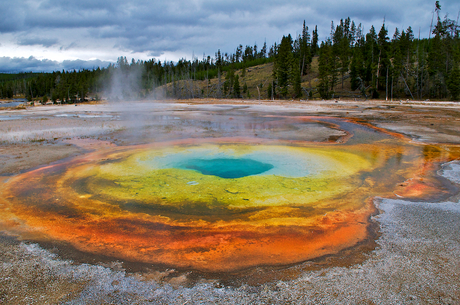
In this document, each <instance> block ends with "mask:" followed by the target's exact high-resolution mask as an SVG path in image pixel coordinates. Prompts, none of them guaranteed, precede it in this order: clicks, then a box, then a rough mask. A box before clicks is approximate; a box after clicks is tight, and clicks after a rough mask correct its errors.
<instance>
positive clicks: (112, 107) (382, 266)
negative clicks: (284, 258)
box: [0, 100, 460, 304]
mask: <svg viewBox="0 0 460 305" xmlns="http://www.w3.org/2000/svg"><path fill="white" fill-rule="evenodd" d="M237 112H244V113H246V114H247V115H248V117H254V120H249V121H247V122H242V124H245V128H244V130H245V132H247V130H248V127H247V126H248V124H249V126H252V127H250V128H249V130H250V131H251V132H252V133H257V134H259V135H260V136H263V137H295V136H296V135H298V134H299V131H298V130H296V131H295V132H291V131H289V130H276V131H273V130H263V129H260V128H259V125H258V123H257V122H258V121H257V120H258V119H257V118H258V116H259V115H260V114H264V115H283V114H286V115H290V116H292V115H294V116H295V115H302V116H310V115H312V116H336V117H347V118H354V119H360V120H363V121H365V122H368V123H370V124H372V125H374V126H378V127H382V128H384V129H387V130H390V131H394V132H396V133H401V134H404V135H406V136H408V137H410V138H412V139H413V141H418V142H421V143H449V144H460V104H458V103H454V102H412V101H411V102H409V101H404V102H403V101H394V102H386V101H341V100H330V101H300V102H299V101H260V102H259V101H253V100H252V101H247V100H192V101H190V100H184V101H163V102H138V103H125V104H109V103H107V104H94V105H89V104H88V105H78V106H74V105H66V106H39V107H29V108H27V109H25V110H12V109H2V108H0V192H1V185H2V184H3V183H4V181H7V180H8V179H9V178H10V177H11V176H12V175H16V174H18V173H21V172H24V171H28V170H30V169H32V168H35V167H38V166H43V165H46V164H50V163H53V162H58V161H60V160H62V159H64V158H68V157H72V156H75V155H78V154H82V153H84V152H87V151H91V150H92V149H94V148H95V147H97V146H107V145H127V144H142V143H148V142H154V141H163V140H171V139H180V138H184V137H190V136H193V137H197V138H199V137H209V136H216V137H217V136H219V137H221V136H233V135H235V134H234V133H235V132H236V133H237V135H239V136H244V135H245V134H244V132H242V131H238V130H237V131H235V130H234V129H231V128H230V127H228V126H227V125H226V123H225V122H227V121H228V120H232V119H233V117H234V116H235V115H236V114H237ZM152 116H153V117H154V118H155V119H152ZM209 118H211V119H209ZM205 120H208V122H207V123H196V122H201V121H205ZM192 121H193V122H192ZM250 124H253V125H250ZM190 126H193V130H190ZM341 135H343V134H342V133H341V131H338V130H335V129H331V128H327V127H325V126H320V125H312V126H310V127H309V132H308V133H303V136H302V140H307V141H324V140H327V139H329V138H330V137H338V136H341ZM439 175H442V176H444V177H445V178H446V179H448V180H449V181H451V182H450V183H451V184H452V185H453V186H454V187H457V188H458V186H459V185H460V162H459V161H458V160H457V161H453V162H451V163H449V164H445V165H443V167H442V169H441V170H440V171H439ZM0 196H1V193H0ZM375 204H376V205H377V207H378V208H379V210H380V214H379V215H377V216H376V217H375V219H374V220H375V222H376V224H377V225H378V227H379V236H378V237H377V239H376V244H375V245H374V247H373V248H372V249H370V250H369V249H366V251H363V253H362V255H361V257H360V258H359V259H357V260H355V261H353V260H349V262H348V263H347V264H340V262H337V261H336V262H335V263H333V264H325V265H324V266H321V265H315V266H316V267H314V268H313V267H312V268H303V269H302V270H300V271H299V270H296V269H295V268H296V267H295V266H293V267H290V268H291V269H290V270H292V272H291V273H292V274H295V276H289V277H286V278H283V279H277V280H272V281H267V282H264V283H259V284H252V283H250V282H249V281H248V283H241V282H240V283H239V284H238V285H228V284H227V283H226V282H225V281H221V280H219V279H207V280H204V279H203V280H201V281H198V282H196V281H195V282H193V284H191V282H190V281H189V279H188V278H187V274H181V275H180V276H174V275H173V272H172V271H168V270H166V271H161V272H160V271H154V270H153V271H151V272H145V271H143V272H135V271H132V270H131V271H127V270H126V269H125V266H123V264H122V263H121V262H112V261H105V262H100V261H95V262H91V261H90V259H88V260H87V262H86V263H81V262H78V263H77V262H75V261H72V260H71V259H70V258H68V257H67V258H62V257H59V256H58V255H56V254H55V252H56V251H53V249H52V248H49V247H48V248H47V249H44V248H42V247H40V246H39V245H37V244H33V243H28V242H24V241H21V240H18V239H17V238H16V237H14V236H9V235H8V234H7V232H3V233H0V303H5V304H34V303H36V304H43V303H51V304H55V303H69V304H81V303H91V304H100V303H117V304H120V303H122V304H132V303H138V304H143V303H152V304H159V303H160V304H163V303H164V304H167V303H170V304H185V303H187V304H195V303H196V304H208V303H209V304H248V303H252V304H286V303H287V304H289V303H292V304H299V303H305V304H318V303H324V304H350V303H363V304H402V303H404V304H456V303H459V302H460V283H459V281H458V278H459V277H460V261H459V259H458V258H459V257H460V237H459V235H458V232H459V231H460V204H459V196H458V195H457V194H455V193H453V194H452V196H451V197H450V198H448V199H445V200H444V201H442V202H410V201H406V200H403V199H400V200H394V199H385V198H377V199H375ZM1 230H2V228H1V227H0V232H1ZM69 257H71V256H69ZM306 264H307V265H308V264H310V263H308V262H307V263H306ZM314 264H315V263H314V262H312V263H311V265H314ZM257 272H258V271H257V270H256V271H254V273H257ZM260 272H262V270H261V271H260ZM259 277H263V275H260V274H259Z"/></svg>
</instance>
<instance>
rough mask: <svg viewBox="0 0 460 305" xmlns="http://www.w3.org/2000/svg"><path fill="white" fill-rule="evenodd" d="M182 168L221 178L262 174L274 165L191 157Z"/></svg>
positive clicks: (244, 160)
mask: <svg viewBox="0 0 460 305" xmlns="http://www.w3.org/2000/svg"><path fill="white" fill-rule="evenodd" d="M180 167H181V168H184V169H192V170H196V171H199V172H200V173H202V174H203V175H212V176H217V177H221V178H227V179H232V178H241V177H246V176H252V175H258V174H262V173H264V172H266V171H268V170H271V169H272V168H273V165H271V164H268V163H262V162H259V161H255V160H251V159H230V158H218V159H189V160H187V161H186V162H184V163H182V164H181V166H180Z"/></svg>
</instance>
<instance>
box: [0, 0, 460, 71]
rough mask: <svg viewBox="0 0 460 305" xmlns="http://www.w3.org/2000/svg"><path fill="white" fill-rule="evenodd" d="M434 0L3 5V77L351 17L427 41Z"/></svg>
mask: <svg viewBox="0 0 460 305" xmlns="http://www.w3.org/2000/svg"><path fill="white" fill-rule="evenodd" d="M440 3H441V8H442V10H441V17H444V16H445V14H449V18H451V19H454V20H455V19H457V14H458V12H459V10H460V4H459V2H458V0H441V1H440ZM434 4H435V0H386V1H369V0H322V1H306V0H285V1H275V0H264V1H260V0H252V1H251V0H249V1H248V0H226V1H222V0H219V1H216V0H187V1H184V0H167V1H165V0H153V1H152V0H0V72H17V71H53V70H62V69H66V70H68V69H80V68H92V67H97V66H106V65H107V64H108V63H110V62H115V61H116V60H117V58H118V57H119V56H126V57H127V58H128V60H131V58H134V59H136V60H138V59H141V60H146V59H150V58H157V59H160V60H162V61H163V60H168V61H169V60H172V61H176V60H178V59H180V58H187V59H190V58H191V57H192V55H193V54H194V55H195V56H197V57H199V58H202V56H203V53H204V54H206V55H211V56H214V54H215V52H216V51H217V49H220V50H221V51H222V52H224V53H225V52H229V53H233V52H234V51H235V48H236V47H237V46H238V45H239V44H242V45H243V46H245V45H254V44H257V45H258V46H259V48H260V47H261V46H262V45H263V43H264V41H266V42H267V44H268V45H269V46H270V45H272V44H273V43H274V42H279V41H280V40H281V37H282V36H283V35H287V34H289V33H290V34H291V35H293V36H296V35H298V34H299V33H300V31H301V28H302V24H303V20H306V23H307V25H308V26H309V28H310V30H312V29H313V28H314V26H315V25H318V32H319V36H320V40H323V39H325V38H326V37H327V36H328V35H329V33H330V25H331V21H334V23H337V22H339V21H340V19H341V18H347V17H350V18H351V19H352V20H354V21H355V22H356V23H357V24H358V23H362V24H363V26H364V29H365V32H368V30H369V28H370V26H371V25H374V26H375V28H376V29H377V31H378V30H379V29H380V27H381V26H382V23H383V19H384V18H385V21H386V22H385V24H386V25H387V27H388V31H389V36H390V37H391V36H392V35H393V33H394V29H395V27H398V28H399V29H406V28H407V27H408V26H412V28H413V30H414V34H416V36H417V35H418V31H419V29H420V31H421V36H422V37H427V36H428V33H429V28H430V23H431V18H432V13H433V9H434Z"/></svg>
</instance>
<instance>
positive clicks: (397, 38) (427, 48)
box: [0, 1, 460, 103]
mask: <svg viewBox="0 0 460 305" xmlns="http://www.w3.org/2000/svg"><path fill="white" fill-rule="evenodd" d="M440 12H441V5H440V3H439V1H436V3H435V10H434V13H433V22H432V24H431V28H430V36H429V37H428V38H423V39H421V38H420V33H418V37H415V34H414V31H413V29H412V28H411V27H410V26H409V27H408V28H407V29H401V30H400V29H398V28H396V30H395V32H394V34H393V36H392V37H391V38H390V37H389V33H388V29H387V27H386V25H385V21H384V22H383V24H382V26H381V27H380V30H379V31H378V32H377V31H376V29H375V28H374V26H371V28H370V29H369V31H368V32H367V33H364V29H363V26H362V25H361V24H356V23H355V22H354V21H353V20H351V19H350V18H346V19H342V20H340V22H339V23H338V24H337V25H334V23H333V22H332V23H331V32H330V35H329V37H327V38H326V39H325V40H324V41H321V42H319V41H318V30H317V27H315V28H314V30H313V31H311V32H310V31H309V28H308V26H307V25H306V22H305V21H304V23H303V27H302V32H301V34H299V35H298V36H297V37H294V38H293V37H292V36H291V35H287V36H283V37H282V39H281V41H280V43H278V44H277V43H274V44H273V45H272V46H270V47H268V46H267V44H266V43H264V44H263V46H262V47H261V48H259V47H258V46H257V44H254V45H253V46H250V45H246V46H245V47H243V45H241V44H240V45H239V46H237V47H236V49H235V51H234V52H233V53H222V52H221V51H220V50H218V51H217V52H216V53H215V56H212V57H211V56H205V55H203V57H202V59H198V58H197V57H195V56H193V57H192V59H189V60H187V59H181V60H179V61H177V62H172V61H164V62H161V61H159V60H156V59H151V60H147V61H135V60H134V59H133V60H132V61H131V62H128V60H127V59H126V57H119V58H118V60H117V62H116V63H114V64H111V65H109V66H108V67H106V68H97V69H93V70H84V69H83V70H80V71H62V72H59V71H57V72H53V73H22V74H15V75H8V74H3V75H0V97H1V98H11V97H12V96H14V95H18V94H22V95H24V96H26V97H27V98H28V99H29V100H32V99H35V98H37V97H45V98H50V99H52V100H54V101H56V100H61V101H63V102H69V103H70V102H75V101H82V100H85V99H87V98H89V97H90V95H92V97H93V98H97V97H98V95H100V94H102V93H103V92H104V93H107V92H112V93H113V94H114V95H115V96H117V97H118V98H121V99H125V100H126V99H127V100H129V99H138V98H146V97H152V96H153V97H161V98H169V97H170V98H197V97H198V98H199V97H215V98H231V97H234V98H240V97H242V95H243V94H246V95H247V96H248V97H250V95H249V91H248V86H247V84H246V83H245V82H244V81H243V80H244V77H245V74H246V71H247V69H249V68H251V67H254V66H258V65H261V64H266V63H273V73H272V75H270V76H268V77H267V78H268V79H267V80H266V83H268V86H266V87H264V89H263V90H264V91H265V92H264V94H261V93H260V90H259V89H262V84H261V85H260V86H257V90H258V91H259V97H260V96H264V97H266V98H271V99H275V98H283V99H285V98H323V99H329V98H333V97H340V96H344V97H351V96H354V97H362V98H366V99H368V98H386V99H392V98H398V99H406V98H410V99H419V100H422V99H454V100H457V99H459V98H460V36H459V32H460V28H459V25H458V19H457V20H452V19H450V18H448V15H447V14H446V16H445V17H444V18H441V17H440ZM435 16H436V18H434V17H435ZM198 82H201V83H205V84H206V85H205V86H203V85H198V84H197V83H198ZM259 87H260V88H259Z"/></svg>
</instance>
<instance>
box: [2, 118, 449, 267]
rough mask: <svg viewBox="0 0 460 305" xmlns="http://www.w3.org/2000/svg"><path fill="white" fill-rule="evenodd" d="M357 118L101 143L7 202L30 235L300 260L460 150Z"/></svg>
mask: <svg viewBox="0 0 460 305" xmlns="http://www.w3.org/2000/svg"><path fill="white" fill-rule="evenodd" d="M347 124H349V125H350V126H352V125H353V124H354V123H350V122H348V123H347ZM355 125H356V128H357V130H358V129H359V132H361V134H363V135H364V134H366V135H371V136H372V137H370V136H369V137H368V138H367V139H368V140H367V141H365V140H364V139H363V138H359V135H360V133H359V132H356V133H355V137H358V139H355V141H354V142H353V141H349V142H348V143H342V144H337V143H308V142H305V143H303V142H301V141H296V142H290V141H280V140H270V139H265V140H263V141H261V140H260V139H256V138H210V139H183V140H174V141H166V142H161V143H154V144H151V145H134V146H119V147H110V148H104V149H99V150H96V151H94V152H91V153H87V154H85V155H83V156H79V157H76V158H73V159H71V160H67V161H65V162H61V163H58V164H54V165H49V166H44V167H41V168H38V169H36V170H33V171H30V172H27V173H24V174H21V175H18V176H15V177H13V178H11V179H10V181H8V183H6V184H5V186H4V194H5V195H6V196H5V200H4V204H3V205H2V207H1V213H2V216H3V217H4V219H9V223H8V230H9V231H10V232H12V233H14V234H18V235H20V236H22V238H24V239H30V240H34V241H39V242H40V241H47V240H55V241H59V242H63V243H66V244H68V245H71V246H72V247H75V248H77V249H79V250H80V251H84V252H88V253H92V254H100V255H105V256H109V257H113V258H116V259H122V260H127V261H132V262H141V263H149V264H154V265H162V266H169V267H173V268H179V269H184V270H200V271H204V272H227V271H236V270H241V269H244V268H250V267H255V266H262V265H287V264H293V263H298V262H302V261H305V260H308V259H312V258H316V257H319V256H323V255H327V254H333V253H337V252H339V251H341V250H343V249H346V248H350V247H353V246H355V245H357V244H358V243H360V242H362V241H363V240H366V239H367V238H369V223H370V217H371V215H372V214H373V213H376V209H375V207H374V205H373V203H372V199H373V198H374V197H375V196H388V197H391V196H395V195H397V196H404V197H406V198H411V197H413V198H417V196H421V195H426V194H429V193H430V192H433V193H434V192H439V190H440V189H441V188H442V186H440V184H439V183H438V182H436V180H435V179H432V176H433V175H432V174H429V173H430V172H432V170H433V169H434V168H435V167H434V164H436V162H440V161H445V160H449V159H452V158H453V157H454V155H455V154H458V151H454V150H450V151H448V150H445V149H443V148H442V147H435V146H426V145H423V146H418V145H416V144H413V143H410V142H409V141H408V140H406V139H401V138H393V137H391V136H388V135H387V134H385V136H382V137H378V133H379V132H381V131H379V130H377V129H371V128H369V127H363V126H362V125H358V124H355ZM366 128H368V129H369V130H367V129H366ZM375 134H377V136H376V135H375ZM369 139H372V140H369ZM421 177H422V178H421Z"/></svg>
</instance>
